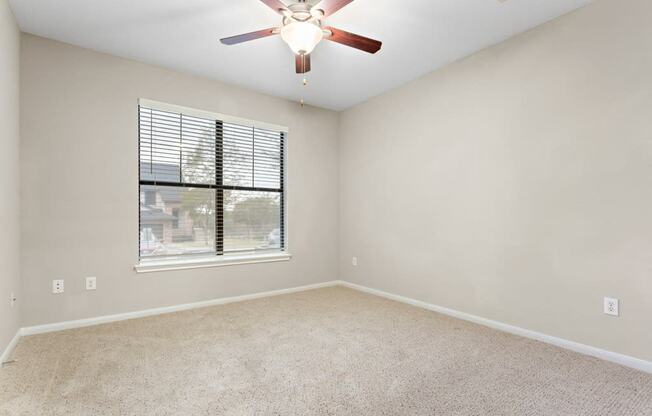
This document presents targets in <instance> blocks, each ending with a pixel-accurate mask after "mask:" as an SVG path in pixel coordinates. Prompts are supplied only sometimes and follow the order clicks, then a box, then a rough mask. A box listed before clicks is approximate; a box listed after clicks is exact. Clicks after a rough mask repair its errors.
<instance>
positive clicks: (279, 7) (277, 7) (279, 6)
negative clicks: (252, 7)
mask: <svg viewBox="0 0 652 416" xmlns="http://www.w3.org/2000/svg"><path fill="white" fill-rule="evenodd" d="M260 1H262V2H263V3H265V4H266V5H267V6H268V7H269V8H270V9H272V10H274V11H275V12H276V13H280V14H285V13H286V12H289V10H288V6H286V5H285V4H283V3H282V2H281V1H280V0H260Z"/></svg>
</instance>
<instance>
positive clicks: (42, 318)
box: [21, 35, 338, 326]
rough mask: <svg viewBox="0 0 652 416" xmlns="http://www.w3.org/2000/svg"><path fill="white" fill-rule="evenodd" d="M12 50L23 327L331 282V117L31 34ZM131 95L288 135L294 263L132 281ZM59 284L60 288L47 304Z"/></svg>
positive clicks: (134, 176) (134, 184) (134, 169)
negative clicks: (17, 94)
mask: <svg viewBox="0 0 652 416" xmlns="http://www.w3.org/2000/svg"><path fill="white" fill-rule="evenodd" d="M22 48H23V49H22V61H21V62H22V68H21V71H22V72H21V75H22V78H21V99H22V102H21V108H22V110H23V111H22V117H21V127H22V148H21V150H22V152H23V156H24V157H23V163H22V175H23V191H22V204H23V211H22V212H23V221H22V239H23V245H22V247H23V251H22V267H23V271H22V275H23V279H24V280H23V283H24V289H25V295H26V302H28V304H29V307H28V308H25V309H24V310H23V319H22V321H23V325H25V326H29V325H36V324H44V323H50V322H58V321H63V320H70V319H79V318H87V317H94V316H98V315H106V314H113V313H120V312H126V311H132V310H141V309H146V308H152V307H159V306H165V305H175V304H181V303H186V302H194V301H200V300H206V299H214V298H220V297H225V296H234V295H241V294H247V293H255V292H261V291H267V290H273V289H281V288H288V287H293V286H299V285H306V284H312V283H318V282H324V281H328V280H333V279H336V278H337V232H338V227H337V223H338V216H337V207H338V201H337V181H336V180H335V179H334V178H336V176H337V173H338V160H337V156H338V149H337V146H338V141H337V127H338V124H337V123H338V119H337V113H334V112H330V111H326V110H321V109H316V108H312V107H304V108H301V107H300V106H299V105H297V104H296V103H293V102H290V101H286V100H282V99H278V98H273V97H270V96H266V95H262V94H258V93H254V92H250V91H248V90H244V89H241V88H236V87H233V86H228V85H225V84H222V83H218V82H214V81H210V80H207V79H203V78H197V77H193V76H188V75H183V74H179V73H175V72H172V71H168V70H164V69H160V68H156V67H152V66H148V65H144V64H140V63H136V62H133V61H128V60H124V59H119V58H115V57H112V56H108V55H104V54H99V53H96V52H92V51H88V50H84V49H81V48H78V47H73V46H69V45H64V44H61V43H57V42H54V41H51V40H46V39H43V38H38V37H35V36H31V35H23V38H22ZM139 97H143V98H149V99H153V100H157V101H163V102H168V103H172V104H178V105H183V106H187V107H194V108H199V109H205V110H210V111H215V112H220V113H224V114H230V115H235V116H239V117H246V118H250V119H255V120H260V121H266V122H270V123H275V124H281V125H286V126H288V127H289V128H290V133H289V139H288V140H289V144H288V222H289V223H288V231H289V237H288V238H289V240H288V241H289V246H290V251H291V252H292V254H293V255H294V258H293V259H292V260H291V261H289V262H282V263H266V264H256V265H239V266H230V267H219V268H207V269H196V270H186V271H175V272H160V273H151V274H136V273H135V272H134V271H133V270H132V267H133V266H134V264H136V262H137V259H138V199H137V192H138V191H137V190H138V161H137V144H138V142H137V140H138V134H137V100H138V98H139ZM334 213H335V214H334ZM86 276H97V291H96V292H87V291H85V290H84V278H85V277H86ZM57 278H59V279H65V284H66V290H65V293H63V294H61V295H52V294H51V280H52V279H57Z"/></svg>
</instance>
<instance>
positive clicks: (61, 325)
mask: <svg viewBox="0 0 652 416" xmlns="http://www.w3.org/2000/svg"><path fill="white" fill-rule="evenodd" d="M339 283H340V282H339V281H337V280H333V281H330V282H324V283H317V284H313V285H306V286H298V287H292V288H289V289H279V290H272V291H269V292H259V293H252V294H249V295H241V296H233V297H229V298H219V299H211V300H206V301H202V302H194V303H186V304H182V305H174V306H165V307H162V308H154V309H146V310H142V311H135V312H126V313H119V314H115V315H104V316H98V317H96V318H88V319H78V320H74V321H65V322H57V323H53V324H46V325H37V326H29V327H25V328H22V330H21V335H35V334H44V333H46V332H54V331H62V330H64V329H72V328H81V327H85V326H92V325H99V324H105V323H109V322H117V321H125V320H127V319H134V318H143V317H146V316H153V315H161V314H164V313H172V312H179V311H186V310H189V309H197V308H205V307H207V306H215V305H224V304H227V303H234V302H242V301H245V300H252V299H259V298H266V297H270V296H278V295H285V294H288V293H295V292H303V291H306V290H311V289H319V288H322V287H329V286H337V285H338V284H339Z"/></svg>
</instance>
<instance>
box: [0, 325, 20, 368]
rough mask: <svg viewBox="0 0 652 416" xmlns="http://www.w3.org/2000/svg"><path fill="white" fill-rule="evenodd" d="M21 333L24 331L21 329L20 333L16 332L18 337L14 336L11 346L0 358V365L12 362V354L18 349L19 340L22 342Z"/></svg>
mask: <svg viewBox="0 0 652 416" xmlns="http://www.w3.org/2000/svg"><path fill="white" fill-rule="evenodd" d="M21 333H22V330H21V329H19V330H18V331H16V335H14V337H13V338H12V339H11V341H9V345H7V348H5V350H4V351H3V353H2V355H1V356H0V365H2V363H5V362H7V361H9V360H10V358H11V353H12V352H14V348H16V344H18V340H20V336H21Z"/></svg>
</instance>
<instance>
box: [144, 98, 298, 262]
mask: <svg viewBox="0 0 652 416" xmlns="http://www.w3.org/2000/svg"><path fill="white" fill-rule="evenodd" d="M138 112H139V189H140V191H139V192H140V210H139V214H140V215H139V220H140V224H139V228H140V233H139V235H140V244H139V246H140V252H139V258H140V263H141V264H145V263H147V262H152V261H159V262H160V261H174V260H181V261H187V260H192V259H198V260H202V261H205V260H211V259H212V260H216V259H225V258H229V256H231V257H234V256H240V257H243V256H249V257H251V256H252V255H253V256H257V255H270V254H274V253H281V252H283V251H284V250H285V247H286V244H285V210H284V205H285V188H284V172H285V161H284V156H285V141H286V135H287V129H285V128H283V127H279V126H271V125H266V124H262V123H256V122H251V121H248V120H242V119H236V118H232V117H228V116H223V115H219V114H212V113H207V112H202V111H198V110H191V109H185V108H181V107H176V106H171V105H167V104H162V103H155V102H152V101H146V100H141V101H140V104H139V107H138Z"/></svg>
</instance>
